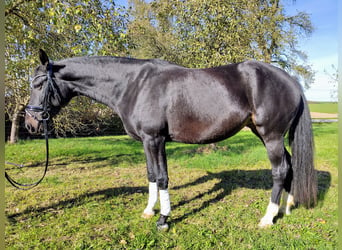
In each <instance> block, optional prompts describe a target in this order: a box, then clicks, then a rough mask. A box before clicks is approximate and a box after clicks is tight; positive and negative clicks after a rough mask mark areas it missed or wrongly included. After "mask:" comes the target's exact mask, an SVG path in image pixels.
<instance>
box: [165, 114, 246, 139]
mask: <svg viewBox="0 0 342 250" xmlns="http://www.w3.org/2000/svg"><path fill="white" fill-rule="evenodd" d="M222 113H224V112H222ZM174 118H175V119H170V120H169V123H168V125H169V134H170V138H171V140H173V141H178V142H184V143H199V144H202V143H211V142H216V141H220V140H223V139H226V138H228V137H230V136H232V135H234V134H235V133H237V132H238V131H239V130H240V129H242V128H243V127H244V126H245V124H246V121H247V120H248V115H247V114H244V115H242V114H230V115H227V117H217V119H210V118H208V119H206V118H205V117H202V118H196V117H194V116H187V117H181V116H179V115H178V116H177V118H176V117H174Z"/></svg>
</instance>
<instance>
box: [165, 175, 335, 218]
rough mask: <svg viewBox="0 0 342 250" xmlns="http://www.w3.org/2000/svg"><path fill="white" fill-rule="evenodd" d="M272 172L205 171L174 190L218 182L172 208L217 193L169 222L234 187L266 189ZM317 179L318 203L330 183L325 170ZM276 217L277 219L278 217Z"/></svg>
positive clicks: (269, 186)
mask: <svg viewBox="0 0 342 250" xmlns="http://www.w3.org/2000/svg"><path fill="white" fill-rule="evenodd" d="M271 176H272V172H271V170H268V169H262V170H232V171H222V172H219V173H210V172H207V175H205V176H202V177H200V178H198V179H197V180H195V181H193V182H191V183H187V184H185V185H181V186H177V187H174V188H173V189H174V190H179V189H182V188H187V187H195V186H196V185H200V184H202V183H205V182H208V181H211V180H214V179H218V180H220V181H219V182H218V183H216V184H215V185H214V187H213V188H211V189H210V190H209V191H206V192H202V193H200V194H198V195H197V196H194V197H192V198H191V199H188V200H184V201H181V202H179V203H178V204H175V205H174V206H172V207H173V208H177V207H181V206H183V205H185V204H187V203H190V202H192V201H195V200H197V199H201V198H202V197H204V196H206V195H211V194H213V193H216V192H218V194H217V195H216V196H215V197H213V198H211V199H210V200H206V201H205V202H203V203H202V205H201V206H200V207H198V208H193V209H192V210H190V211H189V212H187V213H185V214H184V215H182V216H180V217H178V218H175V219H173V220H171V223H178V222H181V221H183V220H184V219H186V218H187V217H189V216H191V215H193V214H196V213H198V212H200V211H201V210H203V209H205V208H207V207H208V206H210V205H211V204H213V203H217V202H219V201H220V200H222V199H223V198H225V197H226V196H228V195H229V194H231V192H232V191H233V190H234V189H237V188H248V189H264V190H268V189H271V188H272V178H271ZM317 181H318V205H319V203H320V202H322V201H323V200H324V197H325V194H326V193H327V191H328V190H329V187H330V185H331V175H330V173H329V172H326V171H317ZM280 218H281V216H280V217H277V218H276V220H277V219H280Z"/></svg>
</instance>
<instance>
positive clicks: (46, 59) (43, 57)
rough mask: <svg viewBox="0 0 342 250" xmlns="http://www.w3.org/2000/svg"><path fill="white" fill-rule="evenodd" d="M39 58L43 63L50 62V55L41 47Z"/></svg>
mask: <svg viewBox="0 0 342 250" xmlns="http://www.w3.org/2000/svg"><path fill="white" fill-rule="evenodd" d="M39 59H40V62H41V63H42V65H47V64H48V63H49V57H48V56H47V54H46V53H45V51H44V50H42V49H39Z"/></svg>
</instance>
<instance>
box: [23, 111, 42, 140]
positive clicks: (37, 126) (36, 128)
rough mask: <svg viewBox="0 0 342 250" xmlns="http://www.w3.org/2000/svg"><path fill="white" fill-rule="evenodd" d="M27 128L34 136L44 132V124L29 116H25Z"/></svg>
mask: <svg viewBox="0 0 342 250" xmlns="http://www.w3.org/2000/svg"><path fill="white" fill-rule="evenodd" d="M25 127H26V129H27V130H28V131H29V133H30V134H33V135H35V134H41V133H42V132H43V126H42V123H41V122H40V121H38V120H37V119H35V118H34V117H32V116H30V115H28V114H26V115H25Z"/></svg>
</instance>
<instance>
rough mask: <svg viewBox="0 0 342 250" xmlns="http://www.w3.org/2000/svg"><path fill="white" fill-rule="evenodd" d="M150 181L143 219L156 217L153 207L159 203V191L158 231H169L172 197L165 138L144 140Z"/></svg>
mask: <svg viewBox="0 0 342 250" xmlns="http://www.w3.org/2000/svg"><path fill="white" fill-rule="evenodd" d="M143 144H144V151H145V155H146V162H147V174H148V180H149V199H148V204H147V207H146V209H145V210H144V213H143V217H145V218H149V217H151V216H153V215H154V211H153V207H154V205H155V203H156V202H157V197H158V189H159V197H160V217H159V219H158V221H157V227H158V229H168V224H167V219H168V217H169V216H170V213H171V205H170V195H169V191H168V173H167V163H166V153H165V138H164V137H161V136H157V137H152V136H146V137H145V138H144V140H143Z"/></svg>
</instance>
